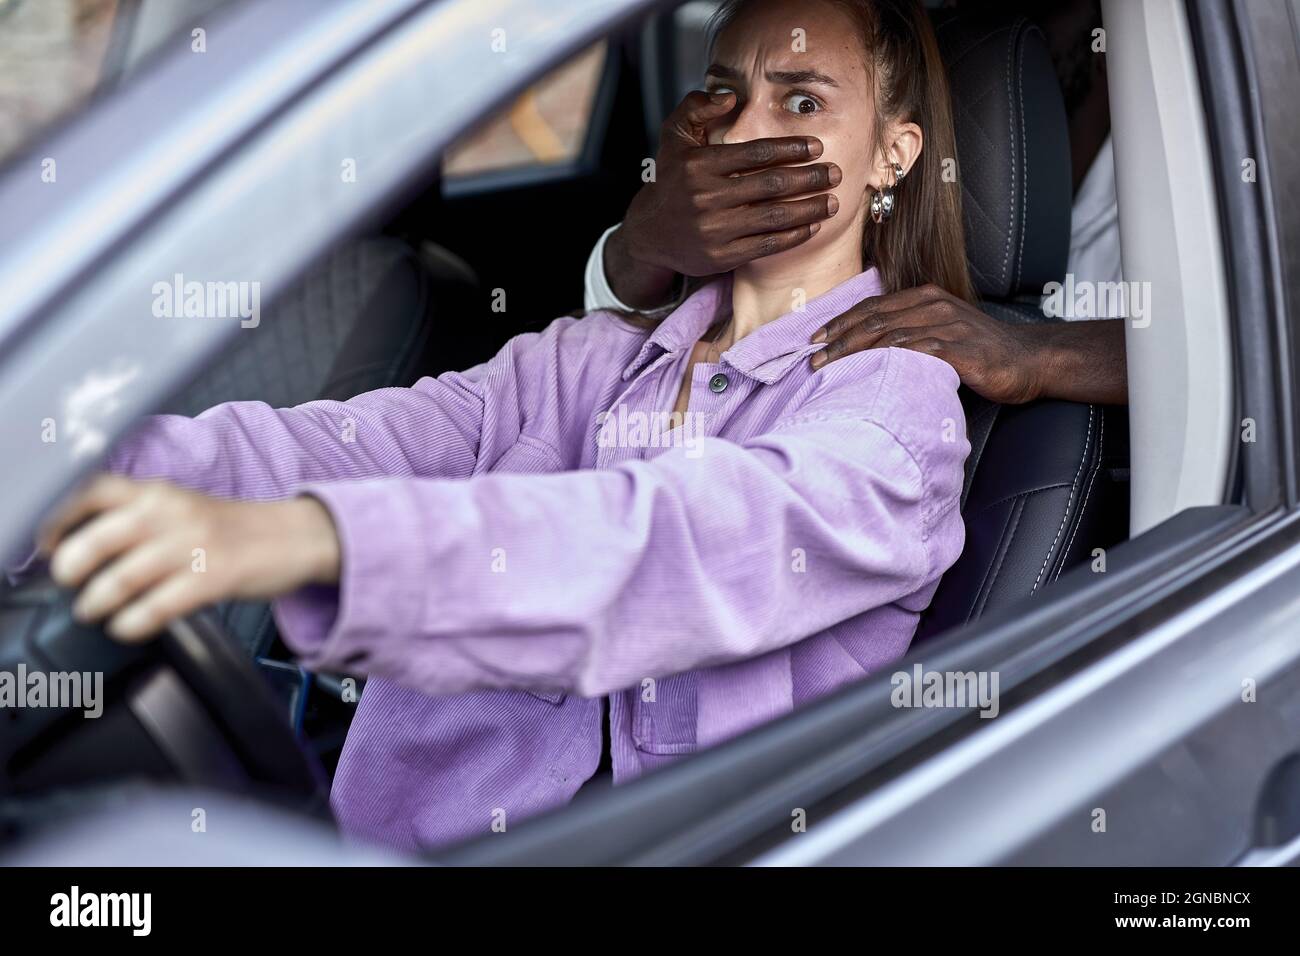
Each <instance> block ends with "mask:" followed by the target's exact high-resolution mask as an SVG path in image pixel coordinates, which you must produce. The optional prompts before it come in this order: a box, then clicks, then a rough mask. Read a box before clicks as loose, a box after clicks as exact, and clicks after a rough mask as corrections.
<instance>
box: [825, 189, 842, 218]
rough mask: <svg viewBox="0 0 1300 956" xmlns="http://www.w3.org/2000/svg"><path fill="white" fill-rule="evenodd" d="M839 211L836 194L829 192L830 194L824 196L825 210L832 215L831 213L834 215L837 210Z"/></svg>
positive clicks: (838, 201)
mask: <svg viewBox="0 0 1300 956" xmlns="http://www.w3.org/2000/svg"><path fill="white" fill-rule="evenodd" d="M839 211H840V200H839V197H838V196H836V195H834V194H831V195H829V196H827V197H826V212H827V213H828V214H830V215H832V216H833V215H835V214H836V213H837V212H839Z"/></svg>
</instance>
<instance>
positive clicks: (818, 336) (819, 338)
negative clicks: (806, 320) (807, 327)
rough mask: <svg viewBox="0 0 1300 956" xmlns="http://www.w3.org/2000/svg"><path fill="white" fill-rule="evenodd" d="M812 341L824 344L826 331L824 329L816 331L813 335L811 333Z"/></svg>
mask: <svg viewBox="0 0 1300 956" xmlns="http://www.w3.org/2000/svg"><path fill="white" fill-rule="evenodd" d="M812 341H814V342H825V341H826V330H825V329H818V330H817V331H816V332H814V333H813V337H812Z"/></svg>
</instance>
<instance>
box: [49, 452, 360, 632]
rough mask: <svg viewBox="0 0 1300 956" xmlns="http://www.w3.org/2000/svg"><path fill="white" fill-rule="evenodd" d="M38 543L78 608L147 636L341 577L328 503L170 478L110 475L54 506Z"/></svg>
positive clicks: (87, 616) (90, 617)
mask: <svg viewBox="0 0 1300 956" xmlns="http://www.w3.org/2000/svg"><path fill="white" fill-rule="evenodd" d="M38 544H39V546H40V549H41V552H42V553H43V554H44V555H47V556H49V557H50V574H51V577H52V578H53V579H54V581H55V582H56V583H57V584H60V585H62V586H64V587H69V588H80V589H81V593H80V594H79V595H78V597H77V600H76V602H75V603H74V605H73V615H74V617H76V618H77V619H78V620H81V621H87V622H90V621H98V620H103V619H105V618H107V619H108V623H107V626H106V630H107V631H108V633H109V635H110V636H112V637H114V638H117V639H118V640H122V641H140V640H144V639H145V638H147V637H150V636H152V635H154V634H156V633H157V632H158V631H160V630H161V629H162V628H163V627H165V626H166V625H167V623H168V622H170V621H172V620H174V619H176V618H178V617H182V616H184V615H186V614H189V613H191V612H193V611H196V610H198V609H199V608H201V607H204V606H205V605H208V604H212V603H215V602H217V601H223V600H229V599H236V600H259V599H268V598H272V597H276V596H278V595H281V594H287V593H289V592H291V591H294V590H297V589H298V588H300V587H303V586H305V585H308V584H336V583H337V582H338V577H339V562H340V555H339V542H338V536H337V533H336V531H335V528H334V523H333V520H332V519H331V518H330V515H329V512H328V511H327V510H326V509H325V507H324V505H322V504H321V503H320V502H319V501H317V500H316V499H314V498H310V497H299V498H292V499H287V500H284V501H270V502H251V501H226V500H222V499H218V498H212V497H208V496H206V495H201V494H196V493H194V492H191V491H185V490H183V489H181V488H178V487H176V486H175V485H171V484H168V483H167V482H163V481H136V480H132V479H129V478H122V477H119V476H116V475H101V476H98V477H96V478H94V479H93V480H92V481H91V482H90V483H89V484H88V485H86V486H85V487H83V488H82V489H80V490H79V491H78V492H76V493H75V494H74V495H73V496H72V497H71V498H70V499H69V500H68V501H67V502H65V503H64V504H63V505H61V506H60V507H58V508H57V509H55V512H54V514H53V517H52V518H51V519H50V520H49V521H48V522H47V524H46V525H45V526H44V527H43V528H42V530H41V533H40V536H39V539H38Z"/></svg>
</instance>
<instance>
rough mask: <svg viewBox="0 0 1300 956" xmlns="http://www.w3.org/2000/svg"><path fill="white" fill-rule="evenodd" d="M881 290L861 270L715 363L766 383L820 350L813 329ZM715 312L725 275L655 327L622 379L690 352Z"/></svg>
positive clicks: (871, 274) (726, 303)
mask: <svg viewBox="0 0 1300 956" xmlns="http://www.w3.org/2000/svg"><path fill="white" fill-rule="evenodd" d="M882 291H883V290H882V289H881V286H880V275H879V273H878V272H877V271H876V270H875V269H868V270H867V271H866V272H860V273H858V274H857V275H855V276H854V277H853V278H851V279H847V280H845V281H844V282H841V283H840V284H839V285H837V286H836V287H835V288H833V289H831V290H830V291H829V292H825V293H823V294H822V295H819V296H817V298H815V299H813V300H811V301H810V302H807V303H806V304H805V305H804V307H803V309H801V310H798V311H792V312H787V313H786V314H785V315H782V316H780V317H779V318H777V319H774V320H772V321H771V322H768V323H766V324H764V325H763V326H762V327H760V328H758V329H755V330H754V331H753V332H751V333H749V335H746V336H745V337H744V338H743V339H741V340H740V341H739V342H736V343H735V344H734V345H732V346H731V348H729V349H727V351H725V352H723V353H722V356H721V358H720V360H719V361H721V362H724V363H726V364H727V365H730V366H731V367H732V368H734V369H736V371H738V372H740V373H742V374H744V375H748V376H750V377H751V378H754V379H757V380H758V381H760V382H763V383H764V384H768V385H770V384H771V383H772V382H775V381H776V380H777V379H779V378H781V376H783V375H785V373H786V372H788V371H789V370H790V369H791V368H793V367H794V366H795V365H796V364H797V363H798V362H799V361H800V360H801V359H805V358H807V357H808V356H809V355H811V354H812V353H813V352H815V351H817V350H818V349H819V348H822V347H823V346H822V344H821V343H811V342H809V341H808V339H809V337H810V336H811V335H812V334H813V333H814V332H815V331H817V329H819V328H820V327H821V326H822V325H824V324H826V322H828V321H829V320H831V319H833V318H834V317H835V316H837V315H839V314H840V313H841V312H844V311H845V310H846V309H849V308H851V307H852V306H854V305H857V304H858V303H859V302H861V301H862V300H863V299H866V298H870V297H871V296H876V295H880V294H881V292H882ZM719 309H725V310H728V311H729V310H730V309H731V276H729V275H727V276H723V277H722V278H720V279H716V280H714V281H713V282H710V283H708V284H707V285H705V286H702V287H701V288H699V289H697V290H696V291H695V292H694V293H692V294H691V295H690V297H688V298H687V299H686V301H685V302H683V303H682V304H681V305H679V306H678V307H677V308H676V309H674V310H673V311H672V312H671V313H669V314H668V316H666V317H665V318H664V319H663V321H662V322H660V323H659V324H658V325H657V326H655V328H654V330H653V331H652V332H651V333H650V336H649V338H647V339H646V340H645V342H643V343H642V345H641V350H640V351H639V352H638V353H637V356H636V358H634V359H633V360H632V361H631V363H630V364H629V365H628V366H627V368H625V369H624V370H623V380H624V381H627V380H628V379H630V378H631V377H632V376H633V375H635V374H636V373H637V372H639V371H640V370H641V369H643V368H644V367H645V366H646V365H648V364H650V362H652V361H653V360H654V359H656V358H658V357H659V356H660V355H663V354H665V353H672V354H676V353H678V352H681V351H682V350H683V349H685V350H688V351H689V350H690V349H691V348H692V347H693V346H694V345H695V343H696V342H698V341H699V340H700V336H701V335H703V334H704V332H705V330H706V329H708V327H709V326H710V325H711V324H712V323H713V321H714V320H715V319H716V318H717V317H718V315H719V314H720V313H719Z"/></svg>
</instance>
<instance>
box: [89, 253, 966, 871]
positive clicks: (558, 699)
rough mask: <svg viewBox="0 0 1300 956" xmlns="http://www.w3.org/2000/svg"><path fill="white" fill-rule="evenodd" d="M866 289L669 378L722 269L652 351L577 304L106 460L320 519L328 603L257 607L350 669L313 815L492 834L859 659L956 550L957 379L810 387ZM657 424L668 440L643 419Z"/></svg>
mask: <svg viewBox="0 0 1300 956" xmlns="http://www.w3.org/2000/svg"><path fill="white" fill-rule="evenodd" d="M880 291H881V289H880V283H879V279H878V276H877V274H876V273H875V271H874V270H872V271H868V272H864V273H862V274H860V275H858V276H855V277H854V278H852V279H850V280H848V281H846V282H844V283H842V284H841V285H839V286H837V287H836V288H834V289H832V290H831V291H830V292H828V293H826V294H825V295H822V296H820V297H818V298H816V299H814V300H812V301H810V302H808V303H807V304H806V305H805V306H804V307H803V308H802V309H800V310H796V311H792V312H790V313H788V314H786V315H784V316H781V317H780V318H778V319H776V320H774V321H772V322H770V323H768V324H766V325H764V326H762V327H761V328H759V329H758V330H756V331H754V332H753V333H751V334H749V335H747V336H745V337H744V338H743V339H741V340H739V341H738V342H736V343H735V344H734V345H733V346H732V347H731V348H729V349H728V350H727V351H726V352H724V353H723V354H722V356H721V357H720V359H719V360H718V361H717V362H716V363H708V364H700V365H697V366H696V368H695V370H694V371H693V373H692V378H691V395H690V404H689V410H688V412H687V413H686V414H685V416H682V418H681V419H680V421H678V422H676V423H674V421H673V420H672V419H669V418H668V417H667V411H668V410H670V409H671V408H672V407H673V404H674V401H675V398H676V395H677V390H678V387H679V386H680V384H681V382H682V377H683V374H684V373H685V368H686V363H687V362H688V360H689V356H690V352H691V348H692V346H693V344H694V343H695V342H696V341H697V340H698V339H699V338H700V336H701V335H702V334H703V333H704V331H705V330H706V329H707V328H708V327H709V325H710V324H711V323H712V322H713V321H714V320H715V318H717V317H718V316H719V315H720V311H719V310H721V309H727V308H729V304H730V280H729V279H725V278H724V279H720V280H716V281H714V282H712V283H711V284H709V285H706V286H705V287H703V288H701V289H700V290H698V291H697V292H696V293H695V294H694V295H692V296H691V297H690V298H689V299H687V300H686V301H685V302H684V303H683V304H682V305H681V306H679V307H678V308H677V309H676V310H675V311H674V312H672V314H670V315H669V316H668V317H667V318H666V319H665V320H664V321H663V322H662V323H661V324H660V325H658V326H657V327H656V328H655V329H654V330H653V331H647V330H645V329H641V328H637V327H634V326H632V325H630V324H628V323H627V322H626V321H624V320H623V319H621V318H619V317H618V316H616V315H614V314H612V313H608V312H597V313H593V314H591V315H588V316H587V317H585V318H583V319H574V318H561V319H557V320H555V321H554V322H552V323H551V324H550V325H549V326H548V327H547V328H546V329H545V330H544V331H541V332H538V333H530V334H525V335H519V336H517V337H515V338H513V339H511V340H510V341H509V342H508V343H506V345H505V346H504V347H503V348H502V349H501V351H500V352H499V353H498V354H497V355H496V356H495V357H494V358H492V359H491V360H489V361H487V362H484V363H483V364H481V365H478V366H475V367H474V368H472V369H469V370H468V371H465V372H453V373H448V374H444V375H440V376H438V377H437V378H424V379H422V380H421V381H420V382H418V383H417V384H416V385H415V386H414V387H412V388H385V389H379V390H377V391H374V392H369V393H367V394H364V395H360V396H358V397H356V398H354V399H352V400H350V401H347V402H335V401H319V402H311V403H308V404H306V405H301V406H298V407H296V408H287V409H272V408H270V407H269V406H267V405H265V404H263V403H260V402H231V403H228V404H224V405H220V406H218V407H216V408H213V409H210V410H209V411H207V412H205V413H203V414H202V415H199V416H198V417H197V418H193V419H191V418H184V417H179V416H157V417H154V418H151V419H149V420H148V421H147V423H146V424H145V425H144V426H143V427H142V428H141V429H139V430H137V431H136V432H135V433H133V434H132V435H131V436H130V437H129V438H127V439H126V440H125V441H124V442H123V443H122V444H121V445H119V447H118V448H117V449H116V450H115V452H114V454H113V456H112V458H111V460H110V469H111V470H113V471H116V472H119V473H124V474H129V475H133V476H136V477H142V478H143V477H163V478H167V479H170V480H172V481H174V482H176V483H177V484H179V485H182V486H185V487H188V488H191V489H195V490H199V491H203V492H206V493H209V494H213V495H218V496H222V497H230V498H243V499H260V500H266V499H275V498H283V497H288V496H292V495H298V494H310V495H314V496H316V497H317V498H319V499H320V500H321V501H322V502H323V503H324V505H325V506H326V507H327V508H328V510H329V512H330V514H331V515H332V517H333V519H334V522H335V524H336V526H337V529H338V534H339V537H340V541H341V544H342V550H341V553H342V577H341V582H340V584H339V586H338V587H337V588H323V587H313V588H307V589H304V590H302V591H300V592H298V593H295V594H292V595H288V596H286V597H284V598H282V599H280V600H279V601H277V602H276V604H275V614H276V619H277V622H278V624H279V626H280V629H281V632H282V634H283V636H284V638H285V640H286V642H287V643H288V644H289V645H290V647H292V648H293V649H294V651H295V652H296V653H298V654H299V655H301V657H302V659H303V661H304V662H305V663H306V664H307V665H308V666H309V667H313V668H317V669H322V670H334V671H344V672H349V673H355V674H365V675H368V677H369V679H368V682H367V685H366V688H365V692H364V694H363V695H362V698H361V700H360V703H359V704H358V706H357V713H356V717H355V720H354V721H353V724H352V728H351V732H350V733H349V735H348V739H347V743H346V745H345V747H344V750H343V755H342V758H341V761H340V763H339V767H338V772H337V775H336V778H335V782H334V789H333V794H332V804H333V808H334V811H335V815H336V817H337V818H338V820H339V823H340V825H341V827H342V828H343V829H344V831H345V832H346V833H348V834H350V835H352V836H354V837H356V838H360V839H364V840H372V841H378V842H382V843H385V844H388V845H391V846H395V847H398V848H401V849H404V850H416V849H421V848H429V847H433V846H437V845H441V844H446V843H449V842H453V841H457V840H460V839H464V838H468V837H471V836H474V835H476V834H483V833H489V832H493V831H494V830H500V829H501V828H502V827H503V826H504V827H507V828H508V827H509V824H510V823H512V822H517V821H519V820H521V819H523V818H525V817H528V816H530V815H533V814H536V813H538V812H541V811H543V810H546V809H549V808H552V807H555V806H558V805H560V804H563V803H565V802H566V801H568V800H569V799H570V798H571V797H572V796H573V794H574V793H575V792H576V790H577V789H578V787H579V786H580V785H581V784H582V783H583V782H584V781H586V780H587V779H588V778H589V777H590V776H591V775H592V773H593V772H594V771H595V769H596V766H597V763H598V760H599V758H600V753H601V746H602V734H601V706H600V699H599V698H601V697H602V696H607V697H608V698H609V703H610V733H611V737H612V753H611V757H612V762H613V772H614V781H615V783H621V782H624V781H627V780H630V779H632V778H634V777H636V776H638V775H639V774H641V773H643V772H645V771H647V770H650V769H653V768H655V767H658V766H660V765H662V764H664V763H667V762H671V761H673V760H676V759H679V758H680V757H681V756H682V755H683V754H689V753H692V752H694V751H696V750H698V749H700V748H704V747H708V746H710V745H712V744H716V743H717V742H719V741H721V740H724V739H726V738H728V737H731V736H733V735H735V734H737V733H740V732H741V731H744V730H746V729H748V728H751V727H754V726H755V725H757V724H760V723H762V722H764V721H767V720H770V719H772V718H774V717H777V716H780V715H782V714H785V713H788V712H789V711H791V710H792V709H793V708H796V707H799V706H800V705H801V704H803V703H804V702H806V701H808V700H811V699H813V698H816V697H819V696H821V695H824V694H826V693H828V692H829V691H832V690H834V689H836V688H838V687H841V686H843V685H845V684H847V683H850V682H852V681H856V680H859V679H861V678H862V677H863V676H864V675H865V674H867V673H869V672H871V671H873V670H875V669H877V668H879V667H881V666H883V665H885V664H888V663H889V662H890V661H893V660H895V659H896V658H898V657H899V656H900V655H902V654H903V653H904V652H905V650H906V649H907V646H908V643H909V642H910V640H911V637H912V634H913V631H914V630H915V627H916V623H917V618H918V615H919V613H920V612H921V611H922V610H924V609H925V607H926V605H927V604H928V603H929V601H930V599H931V597H932V595H933V593H934V591H935V588H936V586H937V585H938V582H939V578H940V576H941V575H942V574H943V572H944V571H945V570H946V569H947V568H948V567H949V566H950V565H951V564H952V563H953V562H954V561H955V560H956V558H957V556H958V554H959V553H960V551H961V548H962V543H963V536H964V531H963V525H962V521H961V516H960V514H959V507H958V502H959V498H960V493H961V487H962V467H963V463H964V461H965V458H966V455H967V453H968V451H969V444H968V443H967V441H966V436H965V419H964V417H963V414H962V408H961V404H960V402H959V401H958V396H957V386H958V378H957V374H956V373H955V371H954V370H953V369H952V367H951V366H949V365H948V364H947V363H945V362H943V361H941V360H939V359H936V358H933V357H931V356H928V355H924V354H919V353H916V352H912V351H906V350H902V349H883V350H875V351H867V352H862V353H859V354H856V355H852V356H848V357H846V358H843V359H840V360H838V361H835V362H831V363H829V364H828V365H826V366H824V367H822V368H821V369H818V370H816V371H814V370H812V369H811V368H810V367H809V364H808V361H807V360H808V358H809V356H810V355H811V354H812V353H813V352H814V351H816V350H817V349H818V348H819V347H820V346H818V345H810V344H809V342H808V339H809V336H810V335H811V334H812V333H813V331H815V330H816V329H817V328H818V327H819V326H820V325H822V324H823V323H824V322H826V321H827V320H828V319H830V318H831V317H833V316H835V315H837V314H839V313H840V312H842V311H844V310H845V309H847V308H848V307H850V306H851V305H853V304H855V303H856V302H858V301H860V300H862V299H864V298H866V297H868V296H872V295H878V294H879V293H880ZM674 424H676V427H672V426H673V425H674Z"/></svg>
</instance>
